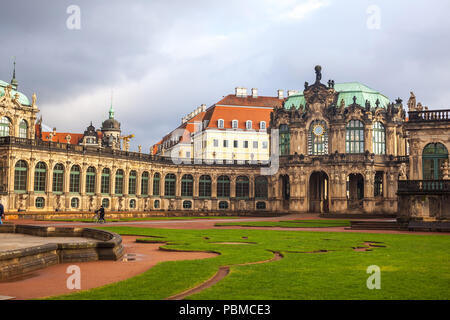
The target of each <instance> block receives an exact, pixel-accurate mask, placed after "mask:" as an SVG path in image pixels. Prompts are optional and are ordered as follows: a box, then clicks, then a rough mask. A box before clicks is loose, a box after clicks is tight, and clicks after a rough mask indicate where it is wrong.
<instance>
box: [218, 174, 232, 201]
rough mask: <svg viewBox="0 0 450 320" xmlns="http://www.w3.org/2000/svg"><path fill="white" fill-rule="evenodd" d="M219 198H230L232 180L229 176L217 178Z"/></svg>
mask: <svg viewBox="0 0 450 320" xmlns="http://www.w3.org/2000/svg"><path fill="white" fill-rule="evenodd" d="M217 197H219V198H229V197H230V178H229V177H228V176H220V177H219V178H217Z"/></svg>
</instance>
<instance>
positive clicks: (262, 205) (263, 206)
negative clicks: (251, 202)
mask: <svg viewBox="0 0 450 320" xmlns="http://www.w3.org/2000/svg"><path fill="white" fill-rule="evenodd" d="M256 209H258V210H266V203H265V202H264V201H259V202H257V203H256Z"/></svg>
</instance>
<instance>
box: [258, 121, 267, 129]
mask: <svg viewBox="0 0 450 320" xmlns="http://www.w3.org/2000/svg"><path fill="white" fill-rule="evenodd" d="M259 128H260V129H261V130H266V122H265V121H261V122H260V123H259Z"/></svg>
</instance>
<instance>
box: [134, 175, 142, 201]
mask: <svg viewBox="0 0 450 320" xmlns="http://www.w3.org/2000/svg"><path fill="white" fill-rule="evenodd" d="M142 173H143V171H141V170H136V196H137V197H138V198H139V197H141V196H142V193H141V191H142Z"/></svg>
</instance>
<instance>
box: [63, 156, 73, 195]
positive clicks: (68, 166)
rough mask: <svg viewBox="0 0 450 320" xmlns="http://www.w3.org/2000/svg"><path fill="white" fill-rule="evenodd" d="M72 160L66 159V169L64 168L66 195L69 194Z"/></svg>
mask: <svg viewBox="0 0 450 320" xmlns="http://www.w3.org/2000/svg"><path fill="white" fill-rule="evenodd" d="M71 164H72V162H70V161H66V165H65V168H64V169H65V170H64V181H63V193H64V194H65V195H68V194H69V185H70V170H71V169H72V166H71Z"/></svg>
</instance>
